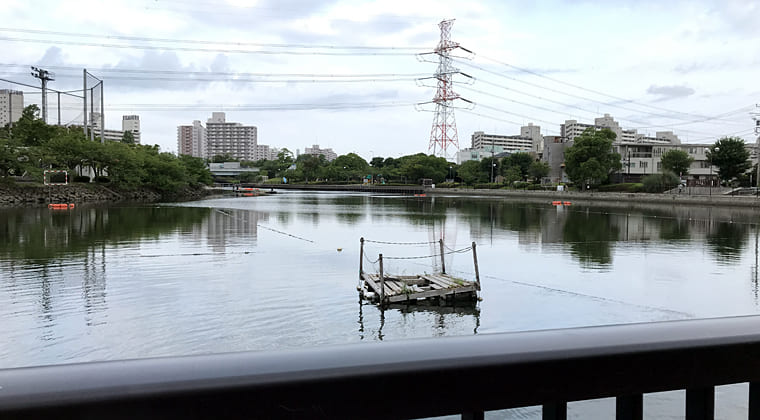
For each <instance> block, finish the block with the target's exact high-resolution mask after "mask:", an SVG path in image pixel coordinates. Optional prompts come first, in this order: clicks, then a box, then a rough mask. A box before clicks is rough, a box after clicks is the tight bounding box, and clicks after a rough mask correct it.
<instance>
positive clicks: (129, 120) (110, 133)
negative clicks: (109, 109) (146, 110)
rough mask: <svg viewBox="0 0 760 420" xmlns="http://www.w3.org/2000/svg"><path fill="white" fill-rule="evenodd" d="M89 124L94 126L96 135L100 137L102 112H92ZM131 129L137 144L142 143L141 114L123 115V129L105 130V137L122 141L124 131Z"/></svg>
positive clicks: (105, 138)
mask: <svg viewBox="0 0 760 420" xmlns="http://www.w3.org/2000/svg"><path fill="white" fill-rule="evenodd" d="M89 118H90V119H89V120H88V121H87V123H88V125H89V126H90V127H92V130H93V131H94V132H95V136H97V137H100V134H101V133H100V112H91V113H90V117H89ZM125 131H131V132H132V137H133V138H134V139H135V144H140V116H139V115H122V117H121V130H111V129H108V128H106V129H105V130H103V139H104V140H108V141H121V140H122V139H123V138H124V132H125Z"/></svg>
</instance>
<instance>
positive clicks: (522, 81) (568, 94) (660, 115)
mask: <svg viewBox="0 0 760 420" xmlns="http://www.w3.org/2000/svg"><path fill="white" fill-rule="evenodd" d="M457 62H459V63H461V64H464V65H466V66H470V67H472V68H475V69H478V70H481V71H484V72H486V73H489V74H493V75H495V76H499V77H503V78H506V79H509V80H512V81H515V82H517V83H522V84H525V85H528V86H532V87H535V88H538V89H543V90H547V91H550V92H553V93H557V94H560V95H564V96H569V97H573V98H576V99H581V100H584V101H589V102H594V103H599V104H602V105H604V106H607V107H613V108H619V109H625V110H627V111H631V112H636V113H639V114H646V115H651V116H655V117H659V118H669V119H675V120H682V118H676V117H669V116H665V115H662V114H658V113H653V112H648V111H642V110H640V109H635V108H630V107H626V106H622V105H617V104H614V103H607V102H601V101H598V100H596V99H592V98H589V97H586V96H581V95H576V94H573V93H569V92H564V91H561V90H558V89H554V88H551V87H548V86H544V85H540V84H537V83H532V82H528V81H525V80H520V79H517V78H514V77H510V76H507V75H505V74H503V73H499V72H496V71H492V70H489V69H487V68H485V67H482V66H479V65H477V64H472V63H469V62H467V61H463V60H457ZM476 80H478V79H477V78H476ZM682 114H684V113H682ZM686 115H689V114H686ZM706 118H707V119H717V118H710V117H706ZM671 125H672V124H671ZM669 126H670V125H662V126H661V127H669ZM652 127H654V126H652Z"/></svg>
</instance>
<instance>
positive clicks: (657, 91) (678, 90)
mask: <svg viewBox="0 0 760 420" xmlns="http://www.w3.org/2000/svg"><path fill="white" fill-rule="evenodd" d="M695 92H696V91H695V90H694V89H692V88H690V87H687V86H657V85H651V86H649V89H647V93H649V94H651V95H657V96H659V98H658V99H657V100H658V101H667V100H670V99H675V98H685V97H687V96H691V95H693V94H694V93H695Z"/></svg>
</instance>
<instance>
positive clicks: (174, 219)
mask: <svg viewBox="0 0 760 420" xmlns="http://www.w3.org/2000/svg"><path fill="white" fill-rule="evenodd" d="M0 214H1V215H2V217H0V273H2V277H0V319H3V327H2V328H0V363H1V364H2V366H23V365H35V364H50V363H63V362H73V361H88V360H103V359H120V358H134V357H147V356H160V355H178V354H191V353H211V352H224V351H237V350H269V349H283V348H297V347H305V346H318V345H329V344H338V343H346V342H359V341H376V340H398V339H405V338H414V337H437V336H444V335H471V334H478V333H493V332H502V331H516V330H528V329H540V328H558V327H569V326H578V325H596V324H610V323H622V322H643V321H656V320H665V319H678V318H685V317H704V316H722V315H737V314H748V313H757V312H758V228H757V225H756V224H755V223H756V220H757V212H756V211H754V210H749V209H718V208H702V207H672V206H665V207H663V206H660V207H651V206H641V205H631V204H630V203H626V204H621V205H610V204H604V205H574V206H568V207H554V206H551V205H549V204H548V203H545V202H524V201H520V200H506V199H486V198H463V197H428V198H420V197H399V196H383V195H369V194H334V193H283V194H277V195H272V196H262V197H253V198H243V197H241V198H219V199H212V200H205V201H198V202H193V203H184V204H172V205H166V206H134V207H110V208H109V207H97V206H91V207H88V206H82V207H80V208H76V209H73V210H72V211H67V212H52V211H50V210H48V209H46V208H24V209H6V210H0ZM360 237H365V238H368V239H374V240H379V241H389V242H433V241H437V240H438V239H444V242H445V244H446V246H447V247H448V248H449V249H459V248H463V247H466V246H469V245H470V243H471V242H473V241H474V242H476V243H477V244H478V257H479V263H480V273H481V279H482V287H483V291H482V296H483V298H484V301H483V302H480V303H478V304H477V305H475V306H465V307H455V308H452V307H439V306H430V305H427V306H426V305H424V304H420V305H393V306H390V307H388V308H386V309H385V310H381V309H379V308H378V307H376V306H374V305H367V304H363V303H361V302H359V304H358V308H357V307H356V306H355V305H357V300H358V297H357V293H356V290H355V284H356V281H357V274H358V262H359V253H358V240H359V238H360ZM436 248H437V245H435V244H434V245H419V246H411V247H400V246H392V245H382V244H368V245H367V248H366V249H365V251H366V252H367V255H370V256H372V259H374V258H375V257H376V255H377V254H378V253H381V252H382V253H384V255H385V256H397V257H404V256H429V255H433V254H435V253H437V252H438V251H437V249H436ZM445 263H446V267H447V271H449V272H451V273H453V274H456V275H459V276H462V277H463V278H472V277H473V276H474V272H473V267H472V257H471V255H464V254H462V255H460V254H450V255H447V256H446V260H445ZM365 269H367V270H369V269H370V267H365ZM439 269H440V259H438V258H436V257H429V258H425V259H400V260H390V259H389V260H388V263H387V266H386V267H385V271H386V272H387V273H390V274H410V273H424V272H432V271H436V270H439ZM357 311H358V318H357Z"/></svg>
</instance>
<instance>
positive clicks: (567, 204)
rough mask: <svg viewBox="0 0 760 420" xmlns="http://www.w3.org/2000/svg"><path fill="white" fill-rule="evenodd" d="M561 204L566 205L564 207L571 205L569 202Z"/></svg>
mask: <svg viewBox="0 0 760 420" xmlns="http://www.w3.org/2000/svg"><path fill="white" fill-rule="evenodd" d="M563 204H564V205H566V206H569V205H570V204H572V203H571V202H569V201H565V202H564V203H563Z"/></svg>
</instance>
